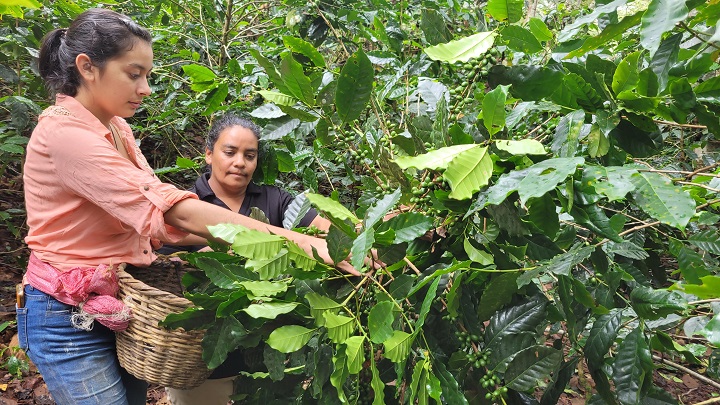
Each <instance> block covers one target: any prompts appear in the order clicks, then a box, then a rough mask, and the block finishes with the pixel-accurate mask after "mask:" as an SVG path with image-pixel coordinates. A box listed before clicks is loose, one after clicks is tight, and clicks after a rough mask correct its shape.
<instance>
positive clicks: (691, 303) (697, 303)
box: [688, 298, 720, 305]
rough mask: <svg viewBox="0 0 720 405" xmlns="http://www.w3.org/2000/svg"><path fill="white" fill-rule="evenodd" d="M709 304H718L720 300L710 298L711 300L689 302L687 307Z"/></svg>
mask: <svg viewBox="0 0 720 405" xmlns="http://www.w3.org/2000/svg"><path fill="white" fill-rule="evenodd" d="M711 302H720V298H712V299H707V300H700V301H691V302H688V305H700V304H709V303H711Z"/></svg>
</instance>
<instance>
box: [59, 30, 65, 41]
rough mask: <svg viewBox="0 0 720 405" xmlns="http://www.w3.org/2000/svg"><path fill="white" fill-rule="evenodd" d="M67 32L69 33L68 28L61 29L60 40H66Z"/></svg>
mask: <svg viewBox="0 0 720 405" xmlns="http://www.w3.org/2000/svg"><path fill="white" fill-rule="evenodd" d="M66 32H67V28H61V29H60V39H61V40H64V39H65V33H66Z"/></svg>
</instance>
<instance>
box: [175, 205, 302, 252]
mask: <svg viewBox="0 0 720 405" xmlns="http://www.w3.org/2000/svg"><path fill="white" fill-rule="evenodd" d="M165 222H166V223H168V224H170V225H172V226H174V227H176V228H180V229H182V230H184V231H186V232H190V233H191V234H193V235H197V236H199V237H202V238H205V239H213V236H212V235H211V234H210V231H208V229H207V227H208V225H217V224H222V223H231V224H238V225H242V226H244V227H247V228H250V229H254V230H257V231H261V232H268V233H274V234H276V235H280V236H284V237H286V238H288V239H290V240H293V241H295V242H298V243H301V242H305V241H306V239H308V238H310V237H309V236H307V235H303V234H299V233H297V232H293V231H290V230H287V229H284V228H280V227H277V226H273V225H270V224H266V223H264V222H260V221H257V220H255V219H252V218H250V217H247V216H244V215H240V214H237V213H235V212H232V211H230V210H227V209H225V208H222V207H219V206H217V205H213V204H210V203H206V202H204V201H200V200H194V199H186V200H182V201H180V202H178V203H177V204H175V205H174V206H173V207H172V208H170V209H169V210H168V211H167V212H165Z"/></svg>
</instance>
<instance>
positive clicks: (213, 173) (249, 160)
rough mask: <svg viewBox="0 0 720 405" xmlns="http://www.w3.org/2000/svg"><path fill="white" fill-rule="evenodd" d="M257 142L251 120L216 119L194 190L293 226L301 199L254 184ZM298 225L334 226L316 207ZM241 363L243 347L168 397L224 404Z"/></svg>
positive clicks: (187, 403) (188, 403) (179, 403)
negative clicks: (204, 378)
mask: <svg viewBox="0 0 720 405" xmlns="http://www.w3.org/2000/svg"><path fill="white" fill-rule="evenodd" d="M259 140H260V128H258V126H257V125H255V124H254V123H253V122H251V121H249V120H246V119H243V118H240V117H238V116H236V115H233V114H226V115H224V116H222V117H220V118H219V119H217V120H216V121H215V122H214V123H213V125H212V126H211V128H210V131H209V133H208V136H207V140H206V144H205V162H206V163H207V164H208V166H210V168H211V170H210V171H209V172H207V173H204V174H203V175H201V176H200V177H199V178H198V179H197V181H196V182H195V185H194V186H193V188H192V189H191V191H193V192H195V193H196V194H197V195H198V197H199V198H200V199H201V200H203V201H207V202H209V203H212V204H215V205H218V206H221V207H224V208H227V209H229V210H232V211H234V212H238V213H240V214H242V215H248V216H249V215H250V210H251V208H252V207H257V208H259V209H260V210H261V211H262V212H263V213H264V214H265V217H266V218H267V219H268V221H269V222H270V224H271V225H275V226H279V227H285V228H292V226H293V222H295V218H296V217H297V215H298V214H299V212H300V206H301V205H302V203H301V202H300V200H299V199H296V198H293V197H292V195H291V194H290V193H288V192H287V191H285V190H282V189H280V188H278V187H275V186H268V185H257V184H255V183H253V182H252V177H253V174H254V173H255V169H257V165H258V153H259V147H258V145H259ZM298 225H299V226H302V227H309V226H315V227H317V228H318V229H320V230H323V231H327V230H328V229H330V221H328V220H327V219H325V218H322V217H320V216H319V215H318V214H317V212H316V211H315V210H314V209H312V208H311V209H310V210H309V211H308V212H307V213H306V214H305V215H304V216H303V218H302V219H301V220H300V222H299V224H298ZM189 241H190V240H188V242H189ZM199 247H202V246H199ZM197 248H198V246H195V247H191V248H186V249H183V250H197ZM243 364H244V362H243V361H242V351H240V350H237V351H235V352H232V353H230V355H229V356H228V359H227V360H226V361H225V363H223V364H222V365H220V366H219V367H218V368H217V369H216V370H215V371H214V372H213V374H212V375H211V376H210V378H209V379H208V381H206V382H205V383H204V384H202V385H200V386H199V387H197V388H194V389H192V390H177V389H172V388H167V389H166V390H167V393H168V398H169V399H170V401H171V402H172V404H173V405H195V404H200V403H202V404H207V405H224V404H226V403H227V402H228V398H229V396H230V395H232V393H233V380H234V377H235V376H237V375H238V373H239V372H240V371H242V366H243Z"/></svg>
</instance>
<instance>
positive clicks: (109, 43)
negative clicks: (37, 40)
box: [38, 8, 152, 96]
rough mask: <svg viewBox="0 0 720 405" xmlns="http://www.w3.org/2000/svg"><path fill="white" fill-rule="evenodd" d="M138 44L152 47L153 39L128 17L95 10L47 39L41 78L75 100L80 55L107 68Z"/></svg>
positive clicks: (51, 88) (50, 87)
mask: <svg viewBox="0 0 720 405" xmlns="http://www.w3.org/2000/svg"><path fill="white" fill-rule="evenodd" d="M137 40H143V41H145V42H147V43H152V36H151V35H150V32H149V31H148V30H147V29H145V28H143V27H141V26H139V25H138V24H137V23H135V22H134V21H133V20H131V19H130V17H128V16H126V15H123V14H120V13H117V12H115V11H112V10H108V9H102V8H92V9H90V10H87V11H85V12H83V13H82V14H80V15H79V16H77V17H76V18H75V20H73V22H72V24H70V27H68V28H67V29H55V30H53V31H50V32H49V33H48V34H47V35H45V37H44V38H43V40H42V45H41V46H40V57H39V60H38V68H39V70H40V76H41V77H42V78H43V80H44V81H45V85H46V86H47V88H48V91H50V92H51V93H53V94H57V93H62V94H67V95H68V96H75V95H77V90H78V87H80V72H78V69H77V66H75V58H77V56H78V55H79V54H81V53H84V54H86V55H87V56H88V57H89V58H90V60H91V61H92V63H93V65H95V66H97V67H99V68H103V67H104V66H105V64H106V63H107V62H108V61H109V60H111V59H113V58H116V57H119V56H122V54H124V53H125V52H128V51H130V50H131V49H132V48H133V46H134V45H135V42H136V41H137Z"/></svg>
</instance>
